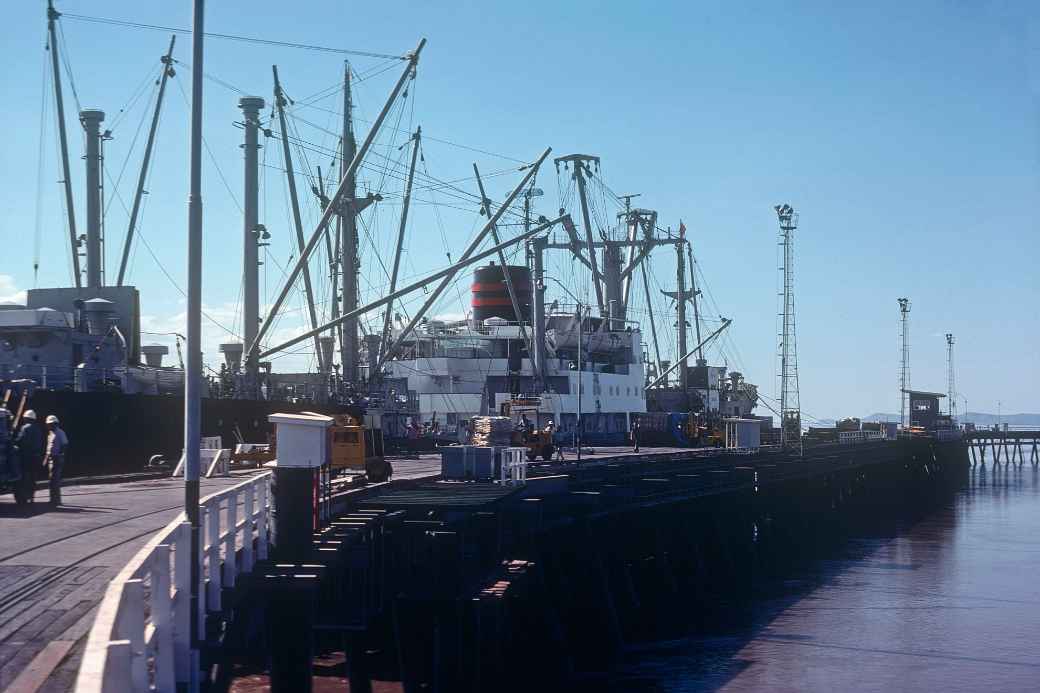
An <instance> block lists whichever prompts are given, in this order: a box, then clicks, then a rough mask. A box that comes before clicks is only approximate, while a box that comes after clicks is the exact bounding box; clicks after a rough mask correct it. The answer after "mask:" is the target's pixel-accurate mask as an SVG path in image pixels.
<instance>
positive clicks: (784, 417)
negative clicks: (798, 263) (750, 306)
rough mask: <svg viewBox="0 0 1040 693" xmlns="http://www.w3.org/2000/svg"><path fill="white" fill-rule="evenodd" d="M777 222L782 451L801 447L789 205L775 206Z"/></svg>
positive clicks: (793, 217)
mask: <svg viewBox="0 0 1040 693" xmlns="http://www.w3.org/2000/svg"><path fill="white" fill-rule="evenodd" d="M774 209H775V210H776V216H777V219H778V220H779V221H780V235H779V240H778V244H779V245H780V246H781V247H782V248H783V261H782V262H781V265H780V268H779V269H780V274H781V277H780V279H781V283H782V285H783V291H782V293H781V294H780V297H781V302H782V306H781V309H780V321H781V328H780V335H779V337H780V342H779V345H778V347H777V358H778V359H779V361H780V444H781V446H783V447H789V446H793V445H795V444H798V445H799V446H800V445H801V440H802V412H801V401H800V399H799V396H798V352H797V339H796V337H795V325H794V231H795V229H796V228H798V214H797V212H795V211H794V207H792V206H791V205H789V204H783V205H776V206H775V207H774Z"/></svg>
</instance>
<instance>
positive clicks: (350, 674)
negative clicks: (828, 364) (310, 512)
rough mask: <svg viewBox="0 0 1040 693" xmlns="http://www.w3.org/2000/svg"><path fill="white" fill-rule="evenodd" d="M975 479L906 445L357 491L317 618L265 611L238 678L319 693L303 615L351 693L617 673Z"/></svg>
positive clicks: (954, 461)
mask: <svg viewBox="0 0 1040 693" xmlns="http://www.w3.org/2000/svg"><path fill="white" fill-rule="evenodd" d="M680 457H681V456H680ZM968 470H969V463H968V457H967V454H966V449H965V447H964V445H963V444H962V443H941V444H940V443H937V442H935V441H924V440H913V441H910V440H904V441H896V442H877V443H864V444H861V445H855V446H831V447H830V448H828V449H819V450H816V451H815V452H813V453H812V454H810V455H806V456H805V457H793V456H787V455H783V454H759V455H751V456H733V455H729V456H722V455H720V456H715V457H702V458H698V459H685V460H684V459H678V458H675V459H651V460H650V461H647V462H644V463H631V462H629V463H621V462H610V463H607V464H602V465H599V466H597V467H592V466H584V467H583V468H582V469H580V470H576V469H570V470H568V469H565V468H548V469H545V470H543V471H542V472H538V473H533V474H532V475H531V476H530V477H529V483H528V484H526V485H522V486H498V485H494V484H480V483H470V482H459V483H447V482H430V481H422V482H410V483H403V484H386V485H380V487H379V488H376V489H362V490H360V491H355V492H351V493H347V494H344V495H342V496H340V497H338V498H336V499H334V500H333V506H334V507H338V508H339V514H338V516H337V517H336V519H334V520H333V521H331V522H330V523H328V525H327V526H325V527H322V528H321V529H320V530H319V531H317V532H315V533H314V535H313V537H312V545H311V550H310V554H309V555H308V557H307V563H308V564H312V565H320V566H322V567H321V569H320V570H318V571H317V572H315V574H316V575H319V576H320V577H315V578H313V586H312V588H311V590H310V591H309V592H308V594H309V595H310V598H311V599H312V600H313V601H312V603H313V611H310V610H308V609H306V608H302V607H287V608H285V609H283V608H282V606H284V603H283V602H278V604H279V605H278V606H275V605H270V604H269V606H268V608H267V609H266V612H265V613H266V619H267V620H268V623H267V624H266V626H265V627H264V628H258V627H257V623H256V620H255V619H251V620H249V621H248V623H249V624H250V625H249V627H243V628H242V629H241V631H240V637H241V638H242V639H243V642H252V643H253V644H252V646H250V647H246V648H244V649H239V650H238V652H239V656H232V657H228V658H227V659H226V661H225V665H226V666H227V667H228V671H229V672H231V671H232V670H233V671H236V672H238V673H242V672H246V671H253V672H259V671H266V672H268V675H269V677H270V684H271V687H272V690H275V691H278V690H305V689H306V686H309V685H310V683H309V681H310V679H309V672H304V671H302V670H300V669H299V668H292V667H288V666H281V667H279V666H278V665H276V664H275V663H274V662H275V660H276V659H278V658H279V656H281V653H284V652H285V650H283V649H282V647H283V645H279V642H280V641H279V633H281V638H282V640H281V642H283V643H284V642H285V641H287V640H289V639H290V638H295V645H294V647H295V648H296V649H290V651H293V652H297V653H298V654H299V651H300V648H301V647H303V646H304V645H305V644H306V643H307V642H308V638H307V635H306V634H303V633H300V632H298V631H299V629H300V628H307V627H308V626H307V625H305V623H304V618H303V616H302V615H301V613H304V612H306V613H313V614H314V615H315V620H314V622H313V623H312V624H311V626H310V629H311V631H312V632H313V634H314V647H315V651H316V652H317V651H323V652H329V651H336V652H339V653H342V656H344V657H345V659H346V662H347V663H346V666H345V667H344V668H343V670H342V677H343V678H345V679H349V681H350V690H352V691H365V690H371V686H372V681H385V680H395V681H400V682H401V683H402V685H403V690H405V691H419V690H423V691H434V692H439V691H443V692H447V691H452V692H459V691H473V692H476V691H486V690H496V691H510V690H521V689H524V688H528V687H530V686H535V685H538V686H542V687H544V686H545V685H546V682H549V683H553V684H555V683H562V682H565V681H567V680H571V679H572V678H573V677H574V676H581V675H585V674H588V673H594V672H604V671H608V670H609V669H610V668H611V667H612V666H613V665H614V664H615V663H616V662H617V659H618V655H619V653H620V652H621V650H622V649H623V648H624V647H625V646H626V645H629V644H632V643H636V642H640V641H647V640H651V639H659V638H662V637H674V636H678V635H682V634H685V633H689V632H693V631H696V630H697V629H698V628H700V627H702V626H703V625H704V624H706V623H712V622H717V621H718V620H719V619H720V618H723V619H725V618H727V617H733V616H735V615H739V614H742V613H746V612H747V610H748V609H750V607H751V605H752V602H753V599H754V598H755V596H756V594H758V592H759V591H760V590H761V588H762V586H763V585H765V584H767V583H768V582H769V581H770V580H772V579H775V578H776V577H782V576H784V575H785V574H787V573H788V572H789V571H790V570H791V569H792V567H794V566H796V565H798V564H801V563H803V562H804V561H806V560H810V559H812V558H818V557H820V556H824V555H826V553H827V552H828V551H832V550H833V549H834V547H835V546H839V545H840V544H841V542H843V541H844V540H845V539H846V538H847V537H849V536H850V535H853V534H855V533H858V532H862V531H872V530H873V529H874V528H878V527H881V528H890V527H893V526H895V525H896V523H899V522H901V521H905V520H906V519H907V518H912V517H914V516H915V514H917V513H920V512H923V511H924V510H925V509H926V508H928V507H930V506H931V505H932V504H933V503H934V502H935V501H937V500H941V499H943V498H945V497H948V495H949V494H950V493H952V491H953V490H955V489H957V488H959V487H960V486H961V485H962V484H963V483H965V481H966V480H967V478H968ZM268 572H270V571H268ZM258 574H259V575H263V574H264V571H259V573H258ZM258 582H263V580H262V579H261V578H257V579H254V580H253V581H252V582H251V583H250V586H249V587H248V588H246V589H249V590H251V591H252V593H253V596H254V597H256V598H257V599H253V598H249V599H247V600H246V601H247V602H248V601H253V602H254V603H257V602H258V600H259V598H260V595H261V593H260V592H259V591H258V590H259V587H258ZM289 608H296V609H297V610H296V612H295V613H292V614H290V613H288V611H289ZM229 627H230V629H231V630H232V631H234V630H235V628H236V624H229ZM290 629H291V630H290ZM263 633H267V634H268V637H266V638H264V637H262V634H263ZM265 640H266V642H264V641H265ZM242 652H249V653H250V656H248V657H243V656H240V655H241V653H242ZM296 661H298V662H302V659H297V660H296ZM234 678H235V674H233V673H229V674H227V675H226V676H224V677H223V678H222V681H223V682H224V684H223V685H220V686H217V685H215V686H214V689H221V688H223V689H226V688H228V686H229V685H230V684H231V682H232V680H233V679H234ZM304 679H306V682H304Z"/></svg>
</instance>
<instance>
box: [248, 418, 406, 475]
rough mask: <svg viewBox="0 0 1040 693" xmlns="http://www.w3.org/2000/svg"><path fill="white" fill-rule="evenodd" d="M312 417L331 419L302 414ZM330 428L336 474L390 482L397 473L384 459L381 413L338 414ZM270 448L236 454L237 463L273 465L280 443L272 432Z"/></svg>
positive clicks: (330, 445) (333, 468)
mask: <svg viewBox="0 0 1040 693" xmlns="http://www.w3.org/2000/svg"><path fill="white" fill-rule="evenodd" d="M300 413H301V414H307V415H310V416H328V415H327V414H319V413H316V412H312V411H305V412H300ZM332 421H333V423H332V426H331V427H330V428H329V436H330V441H329V454H330V456H331V459H332V462H331V464H330V466H331V467H332V472H333V474H337V473H344V472H345V471H349V472H354V473H355V474H358V475H360V474H364V475H365V477H366V478H367V479H368V481H370V482H372V483H379V482H381V481H387V480H388V479H389V478H390V477H391V475H393V473H394V468H393V466H392V465H391V464H390V463H389V462H387V460H386V458H385V457H384V456H383V428H382V426H381V425H380V415H379V414H360V413H355V414H334V415H332ZM269 439H270V444H269V445H268V446H267V448H266V449H261V450H257V451H254V452H245V453H235V454H233V455H232V456H231V459H232V461H233V462H249V463H254V464H256V465H257V466H260V465H263V464H264V463H265V462H270V461H271V460H273V459H275V458H276V457H277V456H278V455H277V446H278V441H277V440H276V439H275V436H274V434H273V433H272V434H271V435H270V436H269Z"/></svg>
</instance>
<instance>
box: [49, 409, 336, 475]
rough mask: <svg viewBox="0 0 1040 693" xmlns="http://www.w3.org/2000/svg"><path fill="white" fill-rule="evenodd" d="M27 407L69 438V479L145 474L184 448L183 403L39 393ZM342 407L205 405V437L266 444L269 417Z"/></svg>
mask: <svg viewBox="0 0 1040 693" xmlns="http://www.w3.org/2000/svg"><path fill="white" fill-rule="evenodd" d="M28 406H29V407H30V408H32V409H35V410H36V413H37V415H38V416H39V417H40V418H41V419H42V418H43V417H45V416H47V415H49V414H55V415H57V416H58V418H59V419H60V420H61V426H62V428H63V429H65V432H66V433H67V434H68V436H69V444H70V448H69V456H68V459H67V461H66V466H65V476H88V475H96V474H118V473H125V472H138V471H141V470H142V469H143V468H144V467H145V465H146V464H147V463H148V460H149V458H151V457H152V456H153V455H162V456H163V457H164V458H166V459H167V460H174V461H176V460H177V459H178V458H180V455H181V451H182V448H183V447H184V442H183V441H184V398H183V397H177V396H163V395H124V394H120V393H114V392H67V391H54V390H37V391H36V392H35V393H34V394H33V396H32V397H31V398H30V400H29V404H28ZM340 409H342V408H341V407H328V406H324V407H323V406H318V405H315V404H293V403H290V402H276V401H263V400H239V399H203V400H202V426H201V430H202V435H203V436H220V437H221V439H222V441H223V444H224V447H233V446H234V444H235V443H236V442H237V441H238V438H237V436H236V434H235V430H236V428H237V429H238V431H239V432H240V433H241V435H242V438H243V440H244V441H245V442H247V443H266V442H267V436H268V434H269V433H270V432H271V430H272V427H271V424H269V423H268V421H267V417H268V416H269V415H270V414H274V413H276V412H289V413H297V412H301V411H318V412H321V413H327V414H332V413H337V412H338V411H339V410H340Z"/></svg>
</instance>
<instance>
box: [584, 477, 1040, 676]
mask: <svg viewBox="0 0 1040 693" xmlns="http://www.w3.org/2000/svg"><path fill="white" fill-rule="evenodd" d="M1038 497H1040V469H1038V468H1037V467H1035V466H1032V465H1030V464H1028V463H1027V464H1026V465H1019V466H1010V467H1008V466H1003V465H1001V466H994V465H992V464H989V465H985V466H981V465H980V466H976V467H973V468H972V470H971V473H970V478H969V481H968V485H967V487H966V488H965V489H964V490H962V491H961V492H959V493H957V494H956V495H955V496H954V497H952V498H951V499H950V501H949V502H948V503H946V504H944V505H943V506H941V507H939V508H938V509H937V510H935V511H933V512H931V513H930V514H928V515H927V516H926V517H924V518H923V519H920V520H918V521H916V522H914V523H911V524H909V525H908V526H904V527H902V528H898V529H897V530H896V531H895V532H894V533H891V534H889V535H877V536H860V537H857V538H855V539H853V540H851V541H849V542H848V543H847V544H846V545H845V546H844V547H843V548H842V550H841V553H840V555H836V556H832V557H830V558H829V559H828V560H820V561H816V562H814V563H813V564H812V565H810V566H807V568H806V569H805V570H803V571H802V572H800V573H799V574H796V575H793V576H790V579H788V580H785V581H784V583H783V584H781V585H778V586H777V589H776V590H775V594H773V595H771V596H770V597H768V598H764V599H762V600H761V601H760V602H759V603H758V604H756V606H755V608H754V610H753V614H752V616H751V622H747V621H745V622H744V623H738V624H736V625H732V624H731V625H729V626H727V625H724V624H719V625H718V626H717V627H716V626H712V627H710V628H709V629H708V631H709V632H707V633H705V634H703V635H700V636H697V637H692V638H687V639H683V640H676V641H670V642H658V643H653V644H651V645H646V646H640V647H635V648H632V649H630V650H629V652H628V656H627V661H626V665H625V666H624V667H623V668H622V670H621V672H620V673H618V674H616V675H615V676H612V677H611V678H612V680H611V681H609V682H603V681H599V682H597V683H596V685H595V690H599V691H626V692H627V693H631V692H633V691H637V692H651V691H654V692H656V691H661V692H662V693H663V692H665V691H668V692H671V691H704V690H725V691H743V690H769V691H773V690H790V691H806V690H811V691H843V690H857V691H885V692H886V693H891V692H892V691H905V690H915V691H916V690H942V691H980V690H992V691H1020V690H1021V691H1026V690H1030V691H1032V690H1037V688H1038V687H1040V648H1038V647H1037V643H1038V642H1040V581H1038V580H1037V579H1036V576H1037V575H1038V574H1040V541H1038V540H1037V537H1040V498H1038ZM590 690H591V689H590Z"/></svg>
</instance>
